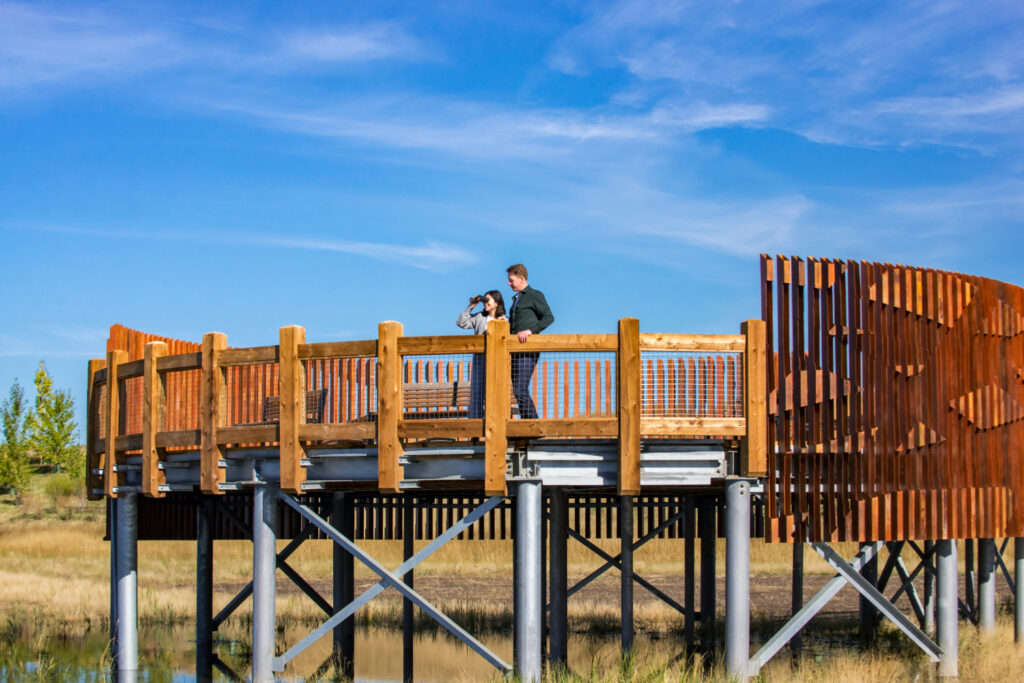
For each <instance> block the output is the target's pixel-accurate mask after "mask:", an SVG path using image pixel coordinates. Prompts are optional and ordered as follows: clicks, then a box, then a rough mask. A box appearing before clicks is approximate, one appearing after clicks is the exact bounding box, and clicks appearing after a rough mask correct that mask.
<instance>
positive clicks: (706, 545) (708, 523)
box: [697, 496, 718, 647]
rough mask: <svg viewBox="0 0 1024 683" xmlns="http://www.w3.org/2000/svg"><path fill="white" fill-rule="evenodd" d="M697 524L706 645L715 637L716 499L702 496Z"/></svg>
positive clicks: (701, 613)
mask: <svg viewBox="0 0 1024 683" xmlns="http://www.w3.org/2000/svg"><path fill="white" fill-rule="evenodd" d="M699 507H700V512H699V513H698V519H697V524H698V526H699V535H700V631H701V639H702V640H703V641H704V646H705V647H710V646H711V644H712V643H713V642H714V638H715V612H716V610H715V600H716V597H717V593H716V591H715V584H716V578H715V572H716V565H717V562H716V557H715V556H716V554H717V551H718V529H717V526H718V525H717V521H718V520H717V518H718V505H717V503H716V502H715V499H714V498H712V497H709V496H702V497H701V499H700V503H699Z"/></svg>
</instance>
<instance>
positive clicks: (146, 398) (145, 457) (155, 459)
mask: <svg viewBox="0 0 1024 683" xmlns="http://www.w3.org/2000/svg"><path fill="white" fill-rule="evenodd" d="M143 353H144V355H143V361H142V362H143V370H142V493H143V494H145V495H147V496H149V497H151V498H163V497H164V493H163V491H161V490H160V485H161V484H163V483H165V481H166V478H165V476H164V472H163V470H161V469H160V453H159V452H158V450H157V447H156V435H157V432H160V431H163V430H164V429H165V426H164V415H165V414H166V404H165V396H166V394H167V387H166V383H165V381H164V377H165V375H164V374H163V373H159V372H157V370H156V362H157V359H158V358H163V357H164V356H166V355H167V344H165V343H164V342H160V341H154V342H149V343H148V344H146V348H145V351H144V352H143Z"/></svg>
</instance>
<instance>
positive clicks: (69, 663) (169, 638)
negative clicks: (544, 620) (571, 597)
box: [0, 625, 682, 683]
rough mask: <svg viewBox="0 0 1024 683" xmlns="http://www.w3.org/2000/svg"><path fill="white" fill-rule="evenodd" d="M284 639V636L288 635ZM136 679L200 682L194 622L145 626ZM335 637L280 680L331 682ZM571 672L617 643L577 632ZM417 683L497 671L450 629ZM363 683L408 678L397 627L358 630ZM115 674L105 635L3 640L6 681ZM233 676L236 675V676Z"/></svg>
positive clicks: (81, 681)
mask: <svg viewBox="0 0 1024 683" xmlns="http://www.w3.org/2000/svg"><path fill="white" fill-rule="evenodd" d="M309 630H311V629H310V628H308V627H304V626H296V627H289V628H286V629H285V630H284V633H283V634H281V633H279V634H278V642H279V644H280V643H287V644H292V643H295V642H297V641H298V640H300V639H301V638H302V637H303V636H305V635H306V633H308V631H309ZM282 635H283V638H282ZM239 637H240V639H239V640H231V639H230V638H225V637H223V636H222V637H221V638H220V639H219V640H218V642H217V655H218V657H219V659H220V662H219V665H220V668H215V669H214V672H213V680H214V681H231V680H244V679H245V678H246V677H247V676H248V674H249V648H248V643H246V642H244V640H242V638H243V637H244V636H242V635H240V636H239ZM480 640H481V641H482V642H483V643H484V644H485V645H486V646H487V647H488V648H490V649H491V650H492V651H493V652H495V653H496V654H497V655H498V656H500V657H501V658H502V659H504V660H505V661H506V662H510V663H511V661H512V638H511V636H510V635H507V636H506V635H502V634H491V635H484V636H482V637H481V638H480ZM139 645H140V651H139V669H140V671H139V674H138V680H140V681H147V682H149V683H186V682H192V681H196V676H195V641H194V633H193V630H192V627H191V625H181V626H176V627H150V628H145V627H140V629H139ZM330 648H331V639H330V637H325V638H323V639H321V640H320V641H319V642H318V643H316V644H315V645H314V646H313V647H311V648H310V649H309V650H307V651H306V652H304V653H303V654H302V655H300V656H299V657H298V658H296V659H295V660H294V661H292V662H290V663H289V665H288V668H287V669H286V670H285V671H284V672H283V674H281V675H280V677H279V680H282V681H304V680H308V679H310V678H311V677H316V674H320V676H319V679H320V680H332V677H333V673H334V671H333V668H330V667H328V668H324V667H323V666H322V665H323V664H324V662H325V660H327V659H328V658H329V657H330V654H331V653H330ZM681 650H682V642H681V640H680V639H679V638H675V637H666V638H659V639H651V638H643V637H638V638H637V651H638V653H640V654H639V656H640V658H641V659H642V660H646V661H649V662H652V663H653V662H667V661H669V660H671V659H673V658H674V657H675V656H676V655H678V654H679V652H680V651H681ZM569 653H570V662H569V664H570V667H571V668H572V669H573V670H574V671H576V672H578V673H581V674H586V673H587V672H595V671H596V672H601V671H604V670H606V669H608V668H609V667H614V666H615V665H616V662H617V661H618V657H619V652H618V640H617V638H615V637H609V636H588V635H574V636H571V637H570V642H569ZM414 665H415V674H416V680H417V681H481V680H497V676H496V673H497V672H496V671H495V669H493V668H492V667H491V666H490V665H488V664H487V663H486V662H484V661H483V660H482V659H480V658H479V657H478V656H476V655H475V654H474V653H473V652H472V651H471V650H469V648H467V647H466V646H464V645H462V644H461V643H459V642H457V641H456V640H455V639H454V638H452V637H450V636H448V635H447V633H444V632H435V631H430V632H424V633H421V634H420V635H419V636H418V637H417V638H416V653H415V660H414ZM355 674H356V680H357V681H400V680H401V678H402V636H401V633H400V632H398V631H395V630H391V629H371V628H357V629H356V662H355ZM124 675H125V674H124V672H122V676H120V677H118V676H114V677H112V676H111V671H110V658H109V656H108V654H107V634H106V633H101V632H96V631H89V632H86V633H85V634H84V635H80V636H78V637H74V638H71V637H63V638H58V637H50V636H39V635H36V636H33V635H31V634H26V635H25V636H24V637H22V638H19V639H17V640H11V641H7V642H4V643H0V680H3V681H11V682H12V683H14V682H21V681H74V682H77V683H93V682H99V681H124V683H131V682H133V681H134V680H135V679H134V678H133V677H130V676H129V677H123V676H124ZM233 676H237V677H238V678H237V679H235V678H233Z"/></svg>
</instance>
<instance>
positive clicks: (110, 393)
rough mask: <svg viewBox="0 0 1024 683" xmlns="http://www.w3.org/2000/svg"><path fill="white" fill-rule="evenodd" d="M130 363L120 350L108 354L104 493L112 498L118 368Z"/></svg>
mask: <svg viewBox="0 0 1024 683" xmlns="http://www.w3.org/2000/svg"><path fill="white" fill-rule="evenodd" d="M126 362H128V353H127V352H125V351H121V350H120V349H114V350H112V351H108V352H107V429H106V439H107V452H106V455H105V456H104V459H103V482H104V486H103V488H104V491H105V493H106V494H107V496H108V497H110V498H116V497H117V490H116V489H117V480H118V477H117V472H115V470H116V469H117V437H118V434H119V432H120V423H121V383H120V382H118V381H117V366H119V365H121V363H126Z"/></svg>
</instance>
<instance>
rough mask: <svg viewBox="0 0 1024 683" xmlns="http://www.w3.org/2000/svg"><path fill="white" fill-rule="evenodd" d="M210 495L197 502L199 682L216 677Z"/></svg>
mask: <svg viewBox="0 0 1024 683" xmlns="http://www.w3.org/2000/svg"><path fill="white" fill-rule="evenodd" d="M214 505H215V503H214V501H213V499H212V498H210V497H209V496H203V497H202V498H201V499H200V500H199V501H197V502H196V681H198V682H200V683H206V682H208V681H212V680H213V516H214V513H215V510H216V508H215V507H214Z"/></svg>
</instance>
